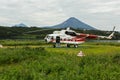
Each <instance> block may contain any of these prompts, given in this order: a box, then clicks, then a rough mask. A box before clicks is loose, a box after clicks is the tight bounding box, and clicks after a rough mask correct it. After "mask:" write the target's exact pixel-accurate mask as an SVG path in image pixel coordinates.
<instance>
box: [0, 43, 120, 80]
mask: <svg viewBox="0 0 120 80" xmlns="http://www.w3.org/2000/svg"><path fill="white" fill-rule="evenodd" d="M13 43H14V42H13ZM31 45H32V43H31ZM117 45H118V44H117ZM6 46H7V44H6ZM34 46H35V45H34ZM40 46H46V45H42V44H40ZM79 51H83V53H85V55H86V56H84V57H78V56H77V53H78V52H79ZM119 67H120V46H116V45H109V44H106V45H96V44H95V43H86V44H83V45H80V46H79V48H65V47H64V48H52V47H38V46H37V47H31V46H24V45H23V46H22V47H16V48H1V49H0V80H119V77H120V76H119V75H120V68H119Z"/></svg>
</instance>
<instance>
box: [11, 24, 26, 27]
mask: <svg viewBox="0 0 120 80" xmlns="http://www.w3.org/2000/svg"><path fill="white" fill-rule="evenodd" d="M12 27H28V26H27V25H25V24H23V23H20V24H16V25H14V26H12Z"/></svg>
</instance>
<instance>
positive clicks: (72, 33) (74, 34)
mask: <svg viewBox="0 0 120 80" xmlns="http://www.w3.org/2000/svg"><path fill="white" fill-rule="evenodd" d="M65 34H67V35H71V36H76V33H75V32H69V31H66V32H65Z"/></svg>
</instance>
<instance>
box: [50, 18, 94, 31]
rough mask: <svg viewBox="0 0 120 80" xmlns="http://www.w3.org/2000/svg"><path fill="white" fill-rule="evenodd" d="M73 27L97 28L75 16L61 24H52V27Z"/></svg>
mask: <svg viewBox="0 0 120 80" xmlns="http://www.w3.org/2000/svg"><path fill="white" fill-rule="evenodd" d="M67 27H71V28H73V29H87V30H96V28H94V27H92V26H90V25H88V24H86V23H84V22H82V21H80V20H78V19H77V18H75V17H71V18H69V19H67V20H66V21H64V22H62V23H61V24H58V25H54V26H50V28H67Z"/></svg>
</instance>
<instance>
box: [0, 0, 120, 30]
mask: <svg viewBox="0 0 120 80" xmlns="http://www.w3.org/2000/svg"><path fill="white" fill-rule="evenodd" d="M70 17H76V18H77V19H79V20H80V21H82V22H85V23H87V24H89V25H91V26H93V27H95V28H97V29H100V30H112V28H113V26H116V31H120V0H0V25H1V26H13V25H15V24H19V23H24V24H26V25H28V26H39V27H43V26H52V25H56V24H59V23H62V22H63V21H65V20H67V19H68V18H70Z"/></svg>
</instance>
